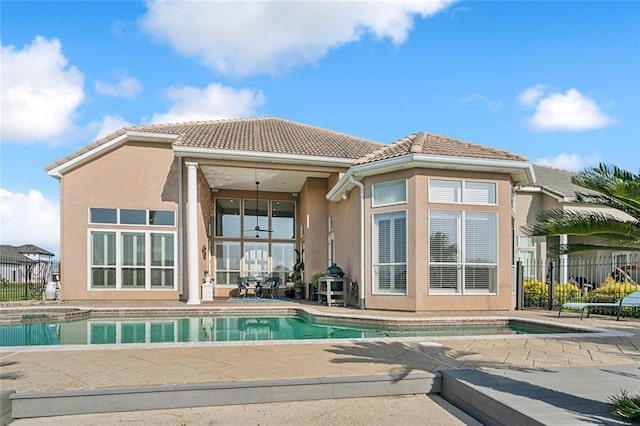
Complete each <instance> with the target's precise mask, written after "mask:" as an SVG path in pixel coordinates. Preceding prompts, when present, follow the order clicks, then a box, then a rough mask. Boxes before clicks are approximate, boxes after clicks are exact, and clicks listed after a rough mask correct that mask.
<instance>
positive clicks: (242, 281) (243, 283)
mask: <svg viewBox="0 0 640 426" xmlns="http://www.w3.org/2000/svg"><path fill="white" fill-rule="evenodd" d="M237 284H238V297H247V296H248V295H249V279H248V278H247V277H238V281H237ZM243 291H244V295H243V294H242V292H243Z"/></svg>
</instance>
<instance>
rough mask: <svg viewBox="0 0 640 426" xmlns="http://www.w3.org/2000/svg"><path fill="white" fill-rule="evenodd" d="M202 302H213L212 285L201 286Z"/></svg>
mask: <svg viewBox="0 0 640 426" xmlns="http://www.w3.org/2000/svg"><path fill="white" fill-rule="evenodd" d="M202 301H203V302H213V284H211V283H209V284H202Z"/></svg>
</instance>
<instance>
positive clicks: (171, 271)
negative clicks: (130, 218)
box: [89, 230, 175, 289]
mask: <svg viewBox="0 0 640 426" xmlns="http://www.w3.org/2000/svg"><path fill="white" fill-rule="evenodd" d="M89 232H90V238H89V239H90V245H91V259H90V270H91V272H90V286H91V288H93V289H100V288H111V289H151V288H167V289H174V281H175V267H174V265H175V250H174V240H175V234H173V233H158V232H148V231H147V232H130V231H119V230H116V231H98V230H90V231H89Z"/></svg>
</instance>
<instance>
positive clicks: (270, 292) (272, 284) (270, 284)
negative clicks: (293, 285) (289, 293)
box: [266, 277, 280, 299]
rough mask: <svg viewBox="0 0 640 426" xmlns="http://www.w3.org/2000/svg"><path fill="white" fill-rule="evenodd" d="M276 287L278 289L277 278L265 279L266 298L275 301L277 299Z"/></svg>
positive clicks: (278, 282) (278, 281)
mask: <svg viewBox="0 0 640 426" xmlns="http://www.w3.org/2000/svg"><path fill="white" fill-rule="evenodd" d="M278 287H280V278H279V277H269V278H267V286H266V289H267V297H271V298H272V299H276V298H277V297H278Z"/></svg>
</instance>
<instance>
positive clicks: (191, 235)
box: [185, 162, 200, 305]
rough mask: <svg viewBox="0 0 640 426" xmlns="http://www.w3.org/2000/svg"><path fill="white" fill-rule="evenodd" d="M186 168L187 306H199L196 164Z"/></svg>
mask: <svg viewBox="0 0 640 426" xmlns="http://www.w3.org/2000/svg"><path fill="white" fill-rule="evenodd" d="M185 165H186V166H187V288H188V291H189V299H188V300H187V305H199V304H200V277H199V274H198V163H191V162H185Z"/></svg>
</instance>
